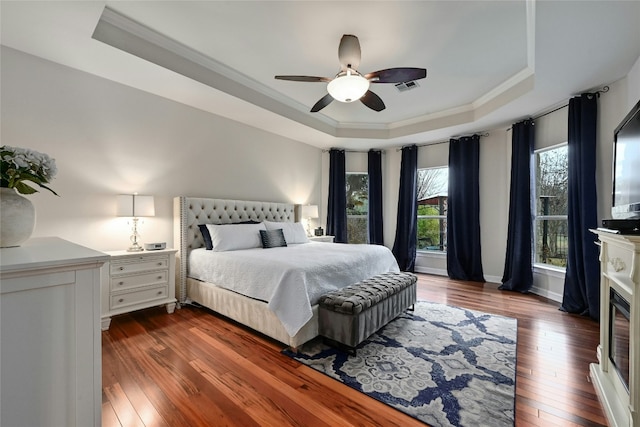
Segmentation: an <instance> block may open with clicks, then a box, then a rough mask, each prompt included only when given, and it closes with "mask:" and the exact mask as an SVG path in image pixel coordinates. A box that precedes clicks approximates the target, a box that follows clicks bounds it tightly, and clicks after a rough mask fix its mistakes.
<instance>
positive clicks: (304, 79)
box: [275, 76, 331, 82]
mask: <svg viewBox="0 0 640 427" xmlns="http://www.w3.org/2000/svg"><path fill="white" fill-rule="evenodd" d="M275 78H276V79H278V80H291V81H294V82H330V81H331V79H330V78H329V77H315V76H275Z"/></svg>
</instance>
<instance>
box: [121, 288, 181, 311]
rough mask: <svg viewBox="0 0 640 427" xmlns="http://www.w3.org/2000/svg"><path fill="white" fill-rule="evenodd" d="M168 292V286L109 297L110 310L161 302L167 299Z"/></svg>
mask: <svg viewBox="0 0 640 427" xmlns="http://www.w3.org/2000/svg"><path fill="white" fill-rule="evenodd" d="M168 291H169V287H168V286H160V287H155V288H148V289H141V290H139V291H135V292H127V293H123V294H117V295H111V309H112V310H115V309H118V308H122V307H127V306H130V305H137V304H142V303H146V302H151V301H153V300H162V299H165V298H166V297H167V295H168Z"/></svg>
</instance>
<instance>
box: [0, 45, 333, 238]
mask: <svg viewBox="0 0 640 427" xmlns="http://www.w3.org/2000/svg"><path fill="white" fill-rule="evenodd" d="M1 54H2V63H1V66H2V69H1V84H2V99H1V114H2V124H1V133H2V144H3V145H11V146H19V147H27V148H31V149H35V150H38V151H41V152H44V153H47V154H49V155H50V156H52V157H54V158H55V159H56V163H57V166H58V171H59V172H58V175H57V176H56V178H55V179H54V180H53V181H52V183H51V184H50V186H51V187H52V188H53V189H54V190H55V191H56V192H57V193H58V194H59V195H60V197H55V196H54V195H52V194H51V193H49V192H47V191H43V192H41V193H39V194H36V195H33V196H29V198H30V199H31V200H32V201H33V203H34V205H35V207H36V211H37V220H36V228H35V231H34V234H33V236H34V237H38V236H53V235H55V236H60V237H62V238H65V239H68V240H71V241H73V242H76V243H79V244H82V245H86V246H89V247H92V248H95V249H98V250H116V249H124V248H126V247H128V246H129V235H130V229H129V227H128V226H127V224H126V220H124V219H123V218H116V217H115V206H116V195H117V194H123V193H131V192H134V191H137V192H139V193H140V194H148V195H153V196H155V202H156V216H155V217H153V218H147V219H144V224H143V225H142V226H141V228H140V234H141V235H142V239H141V240H142V241H143V242H150V241H154V242H155V241H166V242H167V244H168V245H169V246H171V245H173V234H172V233H173V232H172V226H173V213H172V199H173V197H175V196H178V195H190V196H202V197H221V198H238V199H245V200H267V201H279V202H290V203H313V204H318V203H319V202H320V197H321V189H320V185H321V167H322V159H321V157H322V155H321V150H320V149H318V148H315V147H311V146H309V145H306V144H302V143H300V142H297V141H293V140H289V139H285V138H282V137H280V136H276V135H273V134H270V133H267V132H264V131H261V130H258V129H255V128H251V127H249V126H246V125H243V124H240V123H237V122H234V121H231V120H228V119H224V118H221V117H218V116H215V115H212V114H210V113H206V112H203V111H200V110H197V109H194V108H191V107H188V106H185V105H183V104H179V103H176V102H174V101H169V100H167V99H164V98H160V97H158V96H155V95H151V94H148V93H146V92H142V91H139V90H137V89H132V88H130V87H126V86H123V85H121V84H117V83H114V82H111V81H108V80H105V79H102V78H99V77H95V76H92V75H90V74H87V73H83V72H80V71H76V70H73V69H70V68H67V67H63V66H60V65H58V64H54V63H52V62H49V61H46V60H43V59H39V58H36V57H33V56H30V55H26V54H23V53H21V52H18V51H15V50H12V49H9V48H5V47H2V51H1Z"/></svg>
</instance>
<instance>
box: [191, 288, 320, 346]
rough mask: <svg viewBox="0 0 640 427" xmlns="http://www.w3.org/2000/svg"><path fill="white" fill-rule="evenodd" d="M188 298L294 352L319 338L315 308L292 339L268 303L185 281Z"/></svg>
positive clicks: (315, 307) (316, 307) (316, 306)
mask: <svg viewBox="0 0 640 427" xmlns="http://www.w3.org/2000/svg"><path fill="white" fill-rule="evenodd" d="M187 295H188V296H189V298H190V299H191V300H192V301H194V302H197V303H198V304H201V305H203V306H205V307H207V308H210V309H211V310H213V311H215V312H217V313H220V314H222V315H223V316H226V317H228V318H230V319H233V320H235V321H237V322H239V323H241V324H243V325H246V326H248V327H250V328H251V329H254V330H255V331H258V332H260V333H262V334H264V335H267V336H268V337H270V338H273V339H275V340H276V341H279V342H281V343H284V344H286V345H288V346H290V347H293V348H294V349H295V348H297V347H299V346H301V345H302V344H304V343H305V342H307V341H309V340H311V339H313V338H315V337H316V336H318V305H317V304H316V305H314V306H312V307H311V309H312V313H313V317H312V318H311V320H309V321H308V322H307V323H306V324H305V325H304V326H303V327H302V329H300V331H298V333H297V334H296V335H295V336H293V337H291V336H289V334H288V333H287V331H286V330H285V329H284V326H283V325H282V323H281V322H280V320H279V319H278V317H277V316H276V315H275V313H273V312H272V311H271V310H269V308H268V306H267V303H266V302H264V301H259V300H256V299H252V298H247V297H246V296H243V295H240V294H238V293H236V292H232V291H229V290H227V289H223V288H220V287H218V286H215V285H213V284H211V283H207V282H202V281H200V280H196V279H192V278H187Z"/></svg>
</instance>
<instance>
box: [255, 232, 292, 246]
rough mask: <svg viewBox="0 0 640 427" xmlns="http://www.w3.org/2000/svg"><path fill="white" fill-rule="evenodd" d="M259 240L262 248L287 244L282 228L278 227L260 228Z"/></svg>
mask: <svg viewBox="0 0 640 427" xmlns="http://www.w3.org/2000/svg"><path fill="white" fill-rule="evenodd" d="M260 240H262V247H263V248H264V249H269V248H279V247H281V246H287V241H286V240H285V239H284V233H283V232H282V228H278V229H277V230H260Z"/></svg>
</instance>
